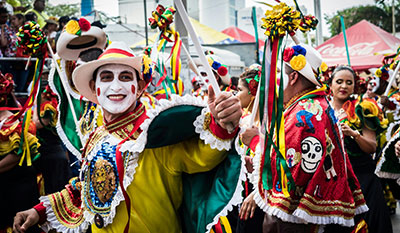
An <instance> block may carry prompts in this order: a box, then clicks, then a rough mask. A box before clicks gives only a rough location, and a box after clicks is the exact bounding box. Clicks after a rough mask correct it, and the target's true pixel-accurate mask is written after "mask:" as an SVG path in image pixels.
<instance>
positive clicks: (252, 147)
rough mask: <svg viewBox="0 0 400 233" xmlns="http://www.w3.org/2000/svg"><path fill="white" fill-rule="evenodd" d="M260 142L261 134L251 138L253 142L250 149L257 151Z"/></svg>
mask: <svg viewBox="0 0 400 233" xmlns="http://www.w3.org/2000/svg"><path fill="white" fill-rule="evenodd" d="M259 142H260V135H256V136H254V137H253V138H252V139H251V142H250V146H249V148H250V150H252V151H253V152H255V151H256V147H257V145H258V143H259Z"/></svg>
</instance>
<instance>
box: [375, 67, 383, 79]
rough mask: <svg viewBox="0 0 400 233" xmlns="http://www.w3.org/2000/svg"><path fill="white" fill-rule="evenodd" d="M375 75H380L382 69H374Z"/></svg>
mask: <svg viewBox="0 0 400 233" xmlns="http://www.w3.org/2000/svg"><path fill="white" fill-rule="evenodd" d="M375 75H376V76H378V77H381V76H382V70H381V69H377V70H376V71H375Z"/></svg>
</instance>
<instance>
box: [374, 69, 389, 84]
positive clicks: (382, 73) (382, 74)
mask: <svg viewBox="0 0 400 233" xmlns="http://www.w3.org/2000/svg"><path fill="white" fill-rule="evenodd" d="M375 75H376V77H378V78H381V79H383V80H388V79H389V70H388V68H387V66H386V65H384V66H382V67H381V68H379V69H377V70H376V71H375Z"/></svg>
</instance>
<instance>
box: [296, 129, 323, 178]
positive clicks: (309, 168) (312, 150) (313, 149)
mask: <svg viewBox="0 0 400 233" xmlns="http://www.w3.org/2000/svg"><path fill="white" fill-rule="evenodd" d="M322 155H323V147H322V144H321V142H320V141H318V139H316V138H315V137H312V136H309V137H306V138H304V139H303V141H301V156H302V160H301V168H302V169H303V171H305V172H306V173H314V172H315V171H316V170H317V168H318V165H319V163H320V162H321V158H322Z"/></svg>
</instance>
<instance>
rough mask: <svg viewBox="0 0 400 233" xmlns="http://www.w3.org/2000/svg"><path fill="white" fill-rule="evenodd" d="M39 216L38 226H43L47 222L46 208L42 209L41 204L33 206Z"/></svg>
mask: <svg viewBox="0 0 400 233" xmlns="http://www.w3.org/2000/svg"><path fill="white" fill-rule="evenodd" d="M33 208H34V209H35V210H36V211H37V212H38V214H39V222H38V224H39V225H40V224H43V223H45V222H46V220H47V215H46V207H44V205H43V202H40V203H39V204H37V205H35V206H34V207H33Z"/></svg>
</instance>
